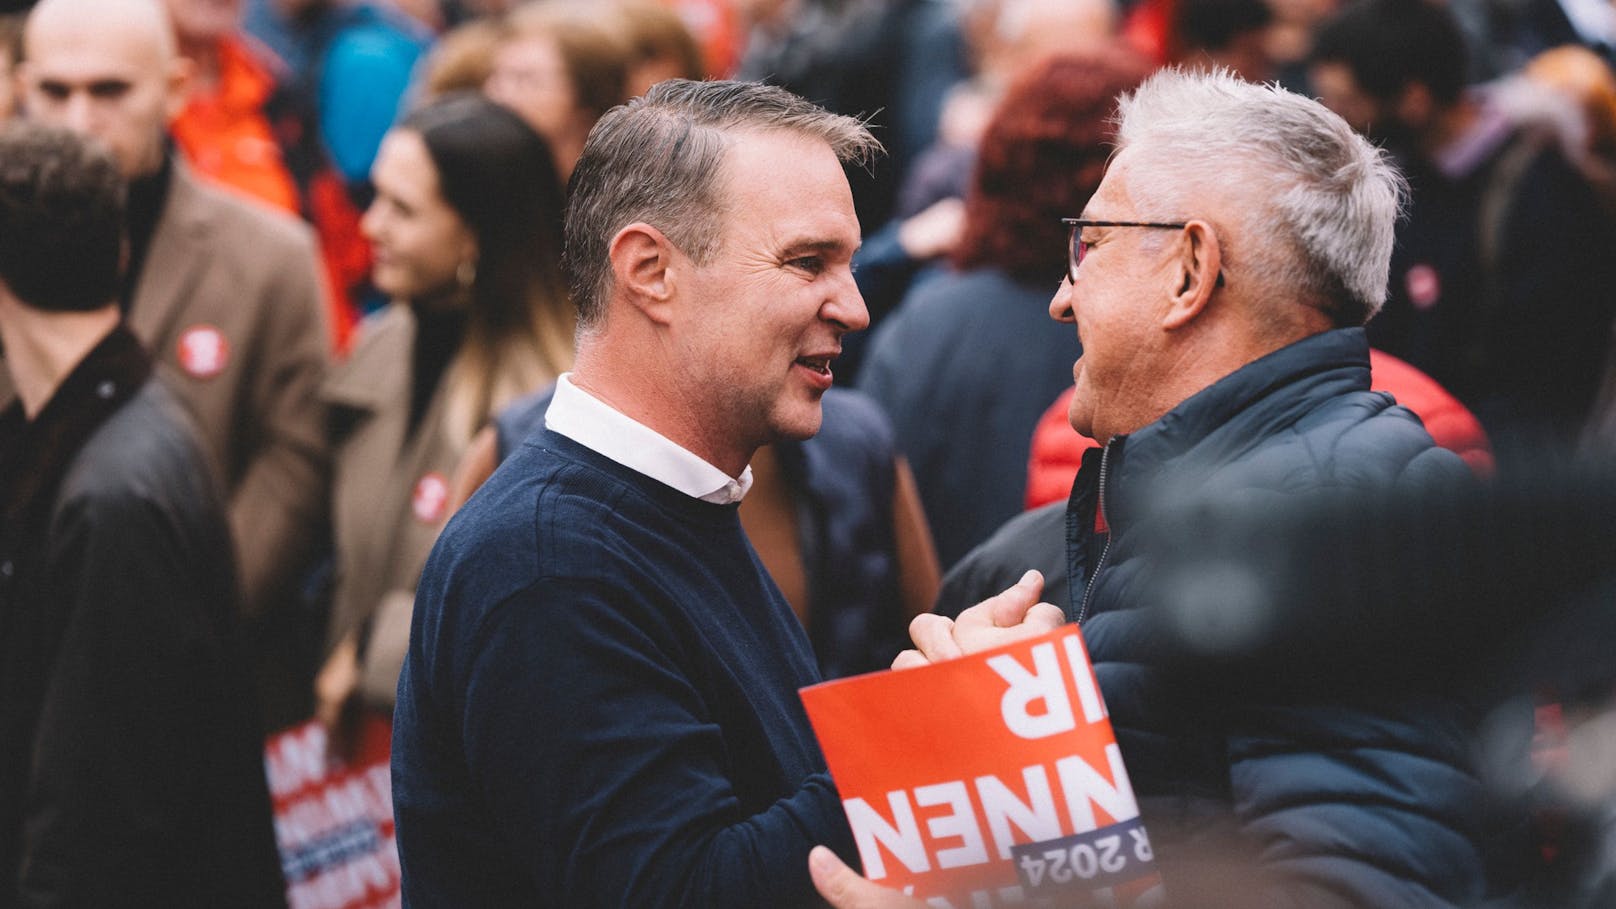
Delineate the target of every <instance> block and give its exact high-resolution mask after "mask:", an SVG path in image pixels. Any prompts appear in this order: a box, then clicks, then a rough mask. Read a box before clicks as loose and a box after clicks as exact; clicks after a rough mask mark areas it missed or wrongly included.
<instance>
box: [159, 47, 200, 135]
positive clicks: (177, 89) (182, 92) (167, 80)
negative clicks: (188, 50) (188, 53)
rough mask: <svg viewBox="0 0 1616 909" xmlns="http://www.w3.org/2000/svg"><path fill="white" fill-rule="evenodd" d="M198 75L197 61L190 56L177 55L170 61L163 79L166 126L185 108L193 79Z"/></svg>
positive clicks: (189, 96)
mask: <svg viewBox="0 0 1616 909" xmlns="http://www.w3.org/2000/svg"><path fill="white" fill-rule="evenodd" d="M195 76H196V63H195V62H194V61H193V60H191V58H190V57H179V56H176V57H174V58H173V59H171V60H169V62H168V73H167V74H166V76H165V77H164V80H163V112H164V113H165V114H166V115H167V116H168V120H167V121H165V122H164V124H163V126H164V127H165V128H166V127H167V126H168V125H169V124H171V123H173V122H174V120H175V119H177V118H178V117H179V115H180V112H181V111H184V110H185V104H186V102H187V101H189V100H190V98H191V80H192V79H193V78H195Z"/></svg>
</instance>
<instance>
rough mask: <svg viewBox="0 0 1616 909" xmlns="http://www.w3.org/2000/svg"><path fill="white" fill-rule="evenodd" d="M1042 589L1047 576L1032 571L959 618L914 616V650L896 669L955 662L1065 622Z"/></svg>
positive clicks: (911, 625) (907, 652)
mask: <svg viewBox="0 0 1616 909" xmlns="http://www.w3.org/2000/svg"><path fill="white" fill-rule="evenodd" d="M1043 592H1044V576H1043V575H1042V574H1039V573H1038V572H1036V571H1028V572H1027V573H1026V574H1024V575H1022V576H1021V580H1019V581H1017V582H1016V583H1015V585H1014V586H1012V587H1010V588H1009V589H1008V590H1006V591H1005V592H1003V593H1001V594H999V595H997V596H994V597H989V598H988V599H986V600H983V601H982V602H980V603H978V604H976V605H975V606H972V607H971V608H969V609H967V610H965V611H964V612H962V613H960V617H959V619H958V620H957V621H956V620H953V619H949V618H947V617H945V616H940V615H936V614H934V613H924V614H922V615H918V616H915V619H914V621H912V622H910V623H909V637H910V639H911V640H913V641H914V643H915V649H913V650H905V651H904V652H902V653H900V654H898V658H897V659H895V660H893V661H892V668H893V669H913V668H915V667H917V666H926V665H929V664H931V663H940V662H942V661H943V660H952V659H955V658H957V657H961V656H964V655H966V654H968V653H977V652H978V651H982V650H989V649H992V648H994V647H1003V646H1004V645H1006V644H1009V643H1011V642H1013V641H1018V640H1021V639H1023V638H1030V637H1037V636H1038V635H1041V634H1047V633H1049V632H1050V631H1053V630H1055V629H1056V628H1059V627H1061V626H1062V625H1064V624H1066V616H1065V614H1063V613H1062V612H1061V610H1060V607H1059V606H1055V605H1052V604H1050V603H1040V602H1038V597H1039V596H1040V595H1042V594H1043Z"/></svg>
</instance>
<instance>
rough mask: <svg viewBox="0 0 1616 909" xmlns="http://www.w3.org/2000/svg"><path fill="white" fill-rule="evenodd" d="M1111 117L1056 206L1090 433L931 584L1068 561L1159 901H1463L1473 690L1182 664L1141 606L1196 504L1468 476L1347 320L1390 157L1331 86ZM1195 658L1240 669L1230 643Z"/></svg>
mask: <svg viewBox="0 0 1616 909" xmlns="http://www.w3.org/2000/svg"><path fill="white" fill-rule="evenodd" d="M1119 117H1120V120H1119V130H1118V151H1117V153H1116V156H1115V157H1114V158H1113V159H1112V162H1111V165H1110V168H1109V170H1108V172H1107V174H1106V176H1105V179H1104V180H1103V181H1102V183H1101V184H1100V187H1099V189H1098V190H1097V191H1096V192H1095V194H1094V196H1093V198H1092V199H1091V200H1090V202H1089V204H1088V206H1087V208H1086V209H1085V210H1084V211H1083V212H1082V217H1081V218H1078V219H1073V220H1072V222H1071V229H1072V232H1071V238H1072V239H1071V248H1070V251H1069V262H1068V274H1067V280H1066V281H1064V282H1062V284H1061V286H1060V289H1059V290H1058V291H1057V292H1056V294H1055V297H1054V299H1053V301H1051V303H1050V314H1051V315H1052V316H1053V317H1054V318H1056V319H1057V320H1059V321H1063V322H1070V323H1074V324H1075V325H1076V327H1077V331H1078V335H1079V337H1080V339H1081V340H1082V343H1083V355H1082V357H1081V358H1080V359H1079V360H1078V361H1077V363H1076V365H1075V366H1074V369H1073V372H1074V377H1075V380H1076V391H1075V392H1074V396H1073V398H1072V404H1071V409H1070V412H1069V416H1070V418H1071V423H1072V426H1073V427H1074V428H1076V429H1077V430H1078V431H1079V432H1081V433H1083V434H1085V435H1088V436H1090V437H1091V438H1094V439H1096V440H1098V441H1100V442H1101V443H1102V447H1100V448H1096V449H1093V450H1091V451H1089V452H1087V453H1086V454H1085V456H1084V458H1083V464H1082V468H1081V470H1080V472H1079V473H1078V476H1077V479H1076V481H1075V484H1074V487H1073V490H1072V495H1071V498H1070V499H1069V501H1068V502H1067V503H1066V504H1065V506H1064V507H1062V506H1051V507H1049V508H1046V509H1040V510H1037V511H1033V512H1029V513H1028V514H1026V515H1023V516H1021V517H1019V518H1017V519H1015V520H1013V521H1011V522H1010V523H1009V524H1007V525H1006V526H1005V527H1004V528H1002V529H1001V530H1000V531H999V532H998V533H997V534H996V535H995V536H994V537H992V538H991V539H989V540H988V542H986V543H984V544H983V545H982V546H981V547H979V548H978V549H977V550H976V551H974V552H973V553H971V554H970V555H968V556H967V557H966V558H965V560H964V561H963V562H961V563H960V564H959V565H958V566H957V567H956V568H955V569H954V570H953V571H952V572H951V573H950V575H949V577H948V578H947V579H946V580H945V582H944V591H943V593H942V599H943V601H944V602H945V603H949V602H952V603H955V604H960V603H967V604H968V603H971V602H975V600H973V599H972V596H973V594H974V593H977V592H980V591H983V590H989V589H992V588H993V585H994V584H995V583H1000V582H1003V581H1007V580H1013V579H1014V578H1015V577H1018V576H1019V575H1020V574H1021V572H1024V571H1026V570H1027V569H1028V568H1044V569H1046V570H1047V571H1049V572H1050V573H1062V574H1065V575H1066V576H1067V582H1068V585H1069V592H1070V596H1069V598H1068V599H1069V602H1068V603H1066V604H1064V605H1065V610H1066V615H1065V617H1064V620H1065V621H1071V622H1077V623H1079V624H1080V625H1081V626H1082V630H1083V636H1084V639H1085V642H1086V644H1087V646H1088V652H1089V655H1090V657H1091V659H1092V661H1093V663H1094V668H1095V676H1096V678H1097V680H1098V682H1099V685H1100V688H1101V691H1102V693H1103V694H1104V696H1105V699H1106V702H1107V705H1108V707H1109V709H1110V719H1111V723H1112V726H1113V728H1114V729H1115V731H1116V735H1117V741H1118V745H1119V746H1120V748H1121V751H1122V756H1123V760H1124V761H1125V762H1126V764H1127V768H1128V776H1129V779H1130V780H1131V781H1132V783H1133V786H1134V789H1135V792H1136V795H1137V796H1138V799H1139V807H1140V812H1141V817H1142V819H1143V821H1144V824H1145V826H1146V828H1147V829H1148V830H1149V831H1150V837H1151V842H1152V844H1153V845H1154V846H1155V850H1156V857H1157V858H1158V860H1159V861H1160V862H1161V863H1162V868H1163V876H1164V882H1165V884H1166V890H1167V894H1168V896H1169V898H1171V899H1175V900H1183V901H1185V904H1187V905H1196V906H1198V905H1250V906H1271V905H1285V906H1361V907H1371V906H1374V907H1380V906H1450V905H1474V904H1477V903H1479V902H1481V901H1482V899H1483V897H1484V896H1485V895H1486V892H1485V891H1486V887H1487V875H1486V873H1485V869H1484V863H1483V857H1482V854H1483V848H1482V846H1481V843H1482V842H1483V840H1484V839H1485V836H1484V831H1483V829H1482V826H1483V825H1482V818H1481V814H1482V807H1481V806H1482V803H1483V801H1484V800H1483V798H1482V787H1481V784H1480V783H1479V782H1478V780H1477V778H1476V774H1475V772H1474V770H1473V768H1472V766H1471V760H1472V757H1471V739H1470V737H1469V735H1468V733H1469V732H1471V731H1472V728H1471V725H1470V714H1469V710H1468V707H1467V705H1462V704H1459V703H1456V702H1455V701H1454V700H1453V699H1452V698H1450V697H1448V696H1447V695H1446V694H1445V693H1443V692H1441V691H1420V692H1418V693H1417V694H1416V693H1415V692H1414V691H1413V690H1412V689H1413V688H1414V687H1416V686H1413V685H1411V686H1410V690H1394V691H1390V692H1388V691H1386V690H1385V689H1384V686H1376V685H1375V684H1374V683H1375V679H1373V678H1354V679H1353V680H1352V684H1351V685H1342V684H1339V683H1337V684H1334V685H1333V687H1328V689H1327V690H1325V691H1324V693H1322V694H1321V693H1320V690H1319V689H1317V688H1305V687H1304V686H1303V685H1302V681H1303V679H1304V678H1305V677H1306V676H1307V672H1306V670H1305V668H1304V669H1298V670H1297V671H1296V672H1294V673H1292V674H1291V675H1289V676H1283V674H1281V677H1276V675H1275V674H1268V675H1260V676H1259V677H1258V678H1256V679H1255V680H1249V679H1241V680H1238V681H1237V680H1235V679H1233V678H1231V677H1229V674H1228V673H1224V674H1213V675H1212V676H1211V677H1208V675H1207V674H1200V675H1197V674H1196V673H1194V672H1190V671H1187V670H1189V669H1191V668H1193V667H1192V666H1189V665H1186V664H1187V663H1189V662H1191V661H1189V660H1186V659H1185V656H1186V649H1187V647H1186V645H1184V644H1183V643H1182V642H1175V641H1174V640H1173V637H1174V636H1173V634H1172V633H1171V631H1172V626H1171V625H1170V624H1164V620H1163V618H1162V613H1161V611H1160V610H1159V609H1155V608H1152V607H1155V606H1157V605H1158V604H1157V603H1156V602H1155V597H1156V594H1159V593H1160V587H1152V586H1151V583H1152V582H1153V581H1158V580H1159V579H1157V578H1155V577H1154V576H1153V575H1152V573H1151V570H1150V563H1151V560H1152V558H1153V556H1154V555H1156V554H1158V553H1159V550H1153V549H1152V546H1153V544H1154V542H1155V541H1159V540H1160V539H1162V528H1163V526H1164V525H1165V524H1167V523H1169V522H1170V515H1171V513H1172V509H1173V508H1174V507H1175V506H1182V505H1183V503H1184V502H1185V501H1186V500H1190V501H1202V500H1203V497H1205V498H1204V500H1205V501H1207V502H1210V503H1211V506H1210V507H1214V508H1215V507H1216V506H1217V504H1218V503H1219V502H1227V501H1231V500H1233V501H1239V502H1241V503H1246V504H1249V503H1252V502H1257V503H1262V502H1276V503H1277V502H1280V501H1285V500H1288V499H1290V498H1291V497H1295V496H1304V495H1310V494H1318V493H1323V492H1327V491H1332V490H1334V491H1344V492H1349V493H1351V494H1354V495H1366V494H1369V493H1392V494H1396V493H1397V492H1399V491H1409V490H1413V489H1417V488H1421V487H1425V486H1428V485H1433V484H1447V483H1455V482H1465V480H1466V478H1467V476H1468V472H1467V470H1466V468H1465V467H1464V465H1463V463H1462V462H1461V461H1460V460H1459V459H1458V457H1457V456H1455V455H1453V454H1452V453H1450V452H1447V451H1445V450H1442V449H1439V448H1436V447H1435V446H1434V444H1433V443H1432V441H1431V438H1430V436H1429V435H1428V434H1427V433H1426V432H1425V430H1424V428H1423V427H1422V426H1421V424H1420V422H1419V420H1418V418H1416V417H1415V416H1414V415H1413V413H1411V412H1410V411H1408V410H1406V409H1405V408H1403V407H1400V406H1397V405H1396V404H1395V403H1394V402H1393V401H1392V400H1391V398H1390V397H1389V396H1387V395H1385V394H1382V393H1377V392H1372V391H1370V390H1369V347H1368V344H1367V342H1366V341H1365V338H1364V333H1363V328H1362V327H1361V326H1362V324H1363V323H1364V322H1365V321H1366V320H1367V319H1368V318H1369V317H1370V316H1371V315H1373V314H1374V312H1375V311H1376V310H1377V309H1378V308H1379V306H1380V305H1381V302H1382V301H1383V299H1384V297H1385V282H1386V273H1387V269H1388V264H1389V262H1390V258H1391V250H1392V229H1393V223H1394V221H1395V219H1396V216H1397V210H1398V204H1399V200H1400V198H1401V197H1402V193H1403V187H1402V180H1401V178H1400V177H1399V176H1398V175H1397V173H1396V171H1395V170H1394V169H1393V168H1392V167H1391V165H1390V164H1389V163H1387V161H1386V160H1385V158H1384V156H1383V155H1382V154H1381V152H1379V151H1378V150H1377V149H1375V148H1374V147H1372V146H1371V145H1370V144H1369V143H1368V142H1367V141H1365V140H1364V139H1363V138H1361V137H1360V136H1358V135H1357V134H1355V133H1354V132H1353V131H1352V130H1351V129H1350V128H1349V127H1348V125H1347V124H1346V123H1345V122H1343V121H1342V120H1341V119H1340V118H1339V117H1337V116H1335V115H1334V114H1332V113H1330V112H1329V111H1328V110H1326V109H1325V108H1324V107H1323V106H1322V105H1320V104H1318V103H1317V102H1315V101H1312V100H1309V99H1307V98H1303V97H1300V96H1298V95H1294V94H1291V93H1289V92H1286V91H1283V90H1281V89H1279V88H1277V87H1272V86H1261V85H1252V84H1249V83H1245V82H1241V81H1239V80H1237V79H1235V78H1233V77H1232V76H1230V75H1228V74H1224V73H1214V74H1204V75H1195V74H1189V73H1185V72H1181V71H1176V70H1166V71H1163V72H1161V73H1158V74H1157V75H1155V76H1153V77H1152V78H1151V79H1150V80H1148V81H1147V82H1145V83H1144V84H1143V85H1142V86H1141V87H1140V88H1139V89H1138V90H1136V91H1135V92H1134V93H1132V94H1130V95H1127V96H1124V97H1123V98H1122V100H1121V102H1120V114H1119ZM1225 497H1227V498H1225ZM1063 536H1064V540H1063V539H1062V537H1063ZM1040 554H1042V555H1040ZM1059 561H1064V562H1065V564H1064V565H1062V564H1058V562H1059ZM1051 562H1056V564H1051ZM1225 581H1226V579H1220V577H1219V576H1218V575H1217V574H1216V573H1215V572H1212V571H1211V570H1210V568H1209V569H1208V573H1207V574H1205V575H1204V576H1199V577H1196V578H1195V579H1194V584H1195V586H1194V588H1193V589H1194V595H1193V596H1191V597H1190V599H1191V600H1193V601H1194V602H1195V603H1197V604H1204V603H1206V602H1220V603H1225V604H1226V605H1227V606H1228V607H1229V608H1227V609H1224V610H1223V611H1221V612H1219V613H1218V614H1217V615H1216V616H1215V621H1214V623H1213V624H1214V625H1216V626H1217V627H1221V628H1224V629H1228V628H1232V627H1238V626H1239V625H1240V622H1241V619H1242V615H1241V613H1240V611H1239V610H1240V609H1241V608H1245V609H1248V610H1249V609H1259V610H1260V609H1261V608H1262V607H1261V599H1260V597H1259V596H1257V595H1256V594H1255V593H1254V592H1250V591H1243V590H1239V589H1235V588H1234V587H1232V586H1231V584H1229V583H1225ZM1254 586H1259V585H1255V584H1254ZM1219 596H1221V597H1223V599H1221V600H1219V599H1217V598H1218V597H1219ZM954 608H955V609H956V610H957V609H958V606H957V605H956V606H955V607H954ZM979 611H980V608H979V607H973V608H971V609H966V610H965V611H964V612H963V613H962V614H961V615H960V619H959V621H958V623H955V622H951V621H950V620H949V619H946V618H943V617H942V616H940V615H932V616H922V617H921V619H918V620H917V621H916V623H915V625H914V626H913V628H912V632H913V634H914V638H915V642H916V646H917V648H918V649H917V650H916V651H910V652H908V653H906V654H905V655H903V656H901V657H900V658H899V661H898V665H909V664H917V663H922V662H926V661H928V660H935V659H937V658H940V657H946V656H948V655H949V654H951V653H958V652H960V651H961V650H963V651H966V652H970V651H972V650H975V649H979V648H981V647H982V646H985V645H991V644H993V643H995V640H994V638H993V636H991V635H989V636H987V637H985V638H984V637H983V636H981V635H980V634H978V635H977V637H976V638H975V639H974V640H971V641H961V637H962V635H961V631H960V630H961V629H962V628H967V627H969V628H971V629H980V628H981V623H980V622H979V621H973V620H974V619H975V618H976V616H975V613H977V612H979ZM1276 614H1277V613H1276ZM1248 618H1249V617H1248ZM1261 618H1262V617H1259V618H1258V619H1253V620H1252V621H1253V622H1254V623H1255V624H1256V625H1260V623H1261ZM1045 627H1046V628H1047V627H1049V626H1045ZM1253 627H1255V625H1254V626H1253ZM1018 630H1020V629H1018ZM1001 631H1005V632H1008V631H1009V629H1001ZM1381 633H1383V634H1388V635H1395V634H1397V629H1395V628H1393V629H1383V630H1381ZM1360 634H1362V632H1360ZM1238 638H1239V635H1235V636H1234V637H1233V638H1231V639H1238ZM1192 644H1193V645H1194V646H1203V647H1205V646H1211V644H1212V641H1211V639H1210V636H1203V639H1201V640H1197V641H1194V642H1192ZM1188 649H1190V650H1193V647H1189V648H1188ZM1205 655H1206V656H1209V657H1210V659H1211V660H1212V661H1213V662H1217V661H1219V660H1222V661H1224V662H1223V664H1222V665H1225V666H1227V665H1229V664H1230V663H1236V664H1237V663H1238V660H1239V659H1240V656H1241V652H1239V651H1235V650H1232V649H1231V651H1229V652H1216V653H1210V652H1209V653H1208V654H1205ZM1208 858H1211V859H1213V860H1214V861H1216V862H1219V863H1223V862H1227V863H1229V864H1228V867H1229V868H1233V869H1240V870H1239V871H1238V872H1236V874H1235V875H1233V876H1230V875H1224V876H1222V877H1221V879H1220V883H1221V884H1222V885H1223V886H1226V887H1229V885H1230V884H1231V883H1232V884H1233V886H1232V887H1230V889H1228V890H1223V891H1218V892H1216V893H1215V894H1214V895H1210V896H1209V895H1208V891H1207V890H1206V889H1204V885H1205V883H1206V882H1205V881H1204V880H1201V879H1200V877H1199V876H1197V875H1195V874H1194V873H1192V872H1194V871H1195V870H1196V865H1197V862H1198V861H1204V860H1206V859H1208ZM813 864H814V869H813V870H814V874H815V877H816V879H817V882H818V883H819V884H820V886H821V888H822V892H824V893H825V895H826V896H827V897H828V898H830V899H831V901H832V902H833V903H834V904H836V905H837V906H839V907H843V909H854V907H870V909H873V907H884V906H894V907H896V906H902V905H908V903H907V901H905V900H904V899H903V898H902V897H899V896H897V895H895V894H883V893H880V892H879V891H878V889H877V888H874V885H871V884H868V883H867V882H864V881H862V880H859V879H858V878H857V876H856V875H853V874H852V873H851V872H850V871H848V870H847V869H845V868H842V867H840V866H839V865H838V864H837V863H836V862H835V861H834V860H833V859H832V858H831V857H830V856H828V855H825V854H823V853H819V852H816V853H815V855H814V862H813ZM1251 872H1255V873H1251ZM1186 874H1188V876H1185V875H1186ZM1202 874H1204V870H1203V871H1202Z"/></svg>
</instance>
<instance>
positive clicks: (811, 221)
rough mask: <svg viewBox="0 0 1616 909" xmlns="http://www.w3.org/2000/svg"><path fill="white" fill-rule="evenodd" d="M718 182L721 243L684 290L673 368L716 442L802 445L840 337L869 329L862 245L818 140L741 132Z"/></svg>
mask: <svg viewBox="0 0 1616 909" xmlns="http://www.w3.org/2000/svg"><path fill="white" fill-rule="evenodd" d="M782 162H790V166H789V167H782ZM718 179H719V181H720V187H721V189H720V191H721V192H722V194H723V196H722V198H723V199H724V202H723V205H722V208H723V210H724V211H725V212H726V215H725V223H724V225H723V228H722V231H721V235H722V238H723V239H722V243H721V244H720V246H719V248H718V249H717V251H716V252H715V253H714V254H713V256H712V258H711V260H710V261H709V262H708V263H707V264H706V265H703V266H698V267H695V269H694V272H693V277H694V281H693V282H692V284H693V286H688V287H686V288H684V296H683V299H685V300H687V301H690V302H689V304H688V305H686V306H685V307H683V312H684V314H685V315H684V318H683V320H682V321H680V322H679V323H678V324H676V325H675V326H674V343H675V344H676V345H677V346H678V348H679V355H680V361H681V362H683V363H686V364H688V369H689V372H690V374H691V377H692V388H697V389H701V394H702V395H704V396H706V397H707V398H708V399H709V409H708V416H709V420H710V426H712V427H717V431H718V432H721V433H723V436H722V438H723V439H725V440H728V441H730V442H736V441H738V442H740V443H742V444H743V445H749V446H752V447H756V446H759V445H763V444H767V443H769V442H773V441H778V440H779V439H805V438H808V437H809V436H811V435H813V434H814V433H815V432H817V431H818V430H819V423H820V398H821V397H822V396H823V395H824V393H825V391H826V389H828V388H830V386H831V383H832V373H831V365H832V361H833V360H834V358H835V357H836V356H837V355H838V354H839V353H840V352H841V348H842V343H841V339H842V335H844V334H846V333H847V332H849V331H857V330H859V329H862V328H864V327H866V326H867V325H869V313H868V312H867V311H866V310H865V307H864V298H863V297H862V296H860V295H859V291H858V286H857V285H856V284H855V283H854V282H853V271H852V258H853V253H854V251H855V250H857V249H858V246H859V242H860V240H859V225H858V217H857V216H856V215H855V213H854V210H853V195H852V192H851V191H850V190H849V189H848V185H847V177H846V176H845V175H844V173H843V171H842V166H841V162H840V161H838V160H837V158H836V155H835V153H834V152H832V151H831V149H830V146H828V145H827V144H825V143H824V142H823V141H821V140H819V139H815V138H811V137H805V136H800V135H795V134H790V133H780V132H747V133H741V134H737V135H736V136H735V142H734V144H733V145H731V146H730V148H729V151H728V152H727V154H726V155H725V159H724V164H723V172H722V173H721V174H720V175H719V177H718ZM747 454H750V451H747Z"/></svg>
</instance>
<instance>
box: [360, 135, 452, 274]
mask: <svg viewBox="0 0 1616 909" xmlns="http://www.w3.org/2000/svg"><path fill="white" fill-rule="evenodd" d="M370 179H371V182H372V183H373V184H375V187H376V200H375V201H374V202H372V203H371V204H370V208H368V209H366V210H365V216H364V218H363V219H362V220H361V221H360V228H361V229H362V230H363V231H364V234H365V238H366V239H368V240H369V241H370V243H371V247H372V249H373V251H374V253H375V264H374V266H373V267H372V271H371V277H372V280H373V281H374V282H375V284H376V288H377V289H378V290H380V291H382V292H383V293H385V294H387V295H388V296H389V297H392V298H393V299H395V300H417V301H423V302H428V303H441V302H448V301H453V300H455V299H457V294H456V291H457V290H458V289H459V288H460V278H459V275H458V271H459V270H460V268H461V267H462V263H468V262H469V263H472V264H473V265H475V263H476V261H477V239H476V236H475V235H474V234H473V233H472V231H471V228H470V227H468V226H467V225H466V222H465V221H464V220H462V219H461V217H460V215H459V213H457V212H456V211H455V210H454V209H453V208H451V207H450V206H449V203H448V202H446V201H444V198H443V194H442V192H441V191H440V189H439V185H438V169H437V167H436V166H434V165H433V163H432V157H431V155H430V154H429V153H428V152H427V148H426V142H425V141H423V140H422V139H421V136H420V134H418V133H415V132H413V131H410V130H404V129H395V130H393V131H392V132H390V133H388V134H387V136H386V138H384V139H383V140H382V144H381V148H380V149H379V150H378V151H377V153H376V163H375V164H374V165H372V166H371V170H370Z"/></svg>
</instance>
